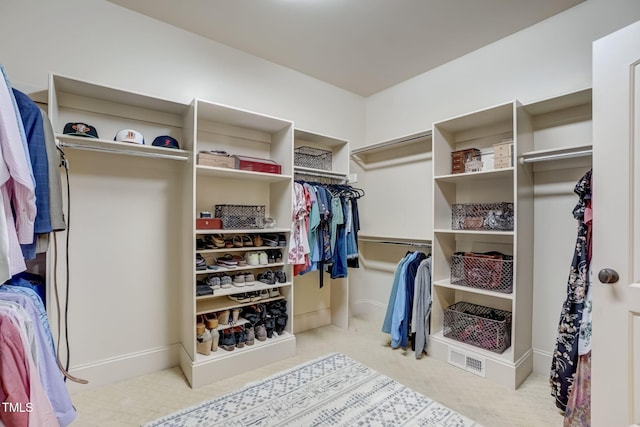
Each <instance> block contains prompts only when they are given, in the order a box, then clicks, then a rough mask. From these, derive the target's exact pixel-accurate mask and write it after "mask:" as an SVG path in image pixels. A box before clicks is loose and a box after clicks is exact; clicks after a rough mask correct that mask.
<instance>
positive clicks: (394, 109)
mask: <svg viewBox="0 0 640 427" xmlns="http://www.w3.org/2000/svg"><path fill="white" fill-rule="evenodd" d="M638 19H640V2H638V1H636V0H587V1H586V2H584V3H582V4H580V5H578V6H576V7H573V8H571V9H569V10H567V11H565V12H564V13H561V14H559V15H557V16H555V17H552V18H550V19H548V20H546V21H543V22H541V23H539V24H537V25H534V26H532V27H529V28H527V29H525V30H523V31H521V32H519V33H516V34H514V35H512V36H510V37H507V38H505V39H502V40H500V41H498V42H496V43H493V44H491V45H489V46H486V47H484V48H482V49H479V50H477V51H475V52H472V53H470V54H468V55H466V56H463V57H460V58H458V59H456V60H454V61H451V62H449V63H447V64H444V65H442V66H440V67H438V68H436V69H434V70H431V71H429V72H426V73H424V74H421V75H419V76H417V77H415V78H412V79H410V80H407V81H405V82H403V83H401V84H398V85H396V86H394V87H392V88H389V89H387V90H385V91H382V92H380V93H377V94H375V95H373V96H371V97H369V98H367V103H366V108H367V115H366V144H374V143H378V142H381V141H387V140H393V139H396V138H398V137H400V136H402V135H410V134H415V133H420V132H423V131H425V130H427V129H430V128H431V126H432V123H433V122H437V121H440V120H443V119H446V118H449V117H454V116H458V115H461V114H466V113H469V112H473V111H475V110H478V109H483V108H486V107H489V106H492V105H497V104H500V103H503V102H507V101H511V100H513V99H517V100H519V101H520V102H521V103H523V104H529V103H532V102H535V101H539V100H543V99H547V98H552V97H556V96H559V95H563V94H566V93H570V92H574V91H577V90H581V89H584V88H589V87H591V45H592V42H593V41H594V40H596V39H598V38H600V37H602V36H604V35H606V34H608V33H610V32H613V31H615V30H617V29H619V28H622V27H624V26H626V25H628V24H630V23H632V22H635V21H637V20H638ZM590 129H591V128H590V121H589V122H588V123H579V124H576V125H568V126H559V127H557V128H555V129H550V130H547V131H544V130H542V131H537V132H536V135H535V138H536V141H535V142H534V144H535V146H536V149H548V148H554V147H561V146H575V145H582V144H588V143H590V139H591V135H590ZM354 148H356V147H354ZM569 166H570V167H569ZM412 167H416V165H412ZM420 167H421V168H422V169H423V170H425V171H427V170H430V169H431V164H430V160H424V161H423V162H422V164H421V166H420ZM558 168H560V169H558ZM563 168H565V169H564V170H563ZM588 168H589V164H588V161H587V162H586V163H584V162H583V163H581V164H579V166H578V167H576V165H575V164H571V165H565V166H562V165H561V166H558V165H556V166H555V168H553V169H552V170H546V171H542V170H541V171H539V172H536V177H535V185H536V187H535V194H536V199H535V206H534V210H535V216H536V218H535V249H534V254H533V256H534V266H535V272H534V280H535V286H534V300H533V301H532V304H533V310H534V312H533V323H534V325H533V348H534V370H535V371H537V372H542V373H548V372H549V367H550V356H551V352H552V351H553V347H554V345H555V337H556V333H557V322H558V320H559V313H560V307H561V303H562V301H563V300H564V297H565V296H566V281H567V278H568V276H567V275H568V268H569V265H570V262H571V253H572V250H573V245H574V244H575V238H576V235H575V233H576V222H575V220H574V219H573V217H572V215H571V210H572V209H573V206H575V203H576V196H575V194H573V187H574V185H575V183H576V182H577V180H578V179H579V178H580V177H581V176H582V174H584V172H586V170H587V169H588ZM409 172H411V173H409ZM361 173H362V172H361ZM375 173H376V174H378V175H380V174H382V173H383V172H381V171H380V170H376V171H375ZM386 174H387V175H386V178H387V181H386V183H385V186H386V187H387V188H393V189H396V190H397V191H400V192H401V194H399V195H398V194H396V195H394V196H393V197H394V198H395V199H398V198H400V199H403V200H405V204H404V205H403V206H401V208H399V209H397V210H398V215H397V216H396V218H395V221H394V219H393V218H390V217H389V215H388V212H383V211H382V210H376V209H365V212H366V218H367V221H366V224H367V229H369V230H376V229H384V230H385V234H386V235H394V234H395V235H397V236H399V237H400V236H406V229H407V227H408V225H407V221H412V222H413V227H414V229H415V230H416V231H417V235H418V236H419V237H421V234H422V233H423V230H424V224H423V223H422V222H420V219H419V218H417V217H416V215H415V213H413V212H412V207H422V206H423V204H424V200H423V199H421V200H419V201H416V198H421V197H425V198H426V197H429V198H427V199H426V200H427V201H428V202H429V203H430V194H429V193H430V191H429V190H425V189H428V188H430V182H429V180H428V179H425V178H424V176H422V175H421V174H416V173H415V172H412V171H411V170H409V169H408V168H403V169H402V171H396V170H395V169H394V168H386ZM369 178H370V177H369V174H367V173H364V177H363V180H362V182H363V184H362V185H363V186H364V188H365V190H367V189H368V185H369V181H371V182H372V183H373V184H372V185H376V186H377V185H379V184H378V183H377V179H374V180H370V179H369ZM376 189H377V188H375V189H373V191H372V192H375V191H376ZM375 203H377V202H375V201H370V200H365V201H363V203H362V204H363V205H364V206H365V207H368V206H373V205H375ZM394 207H396V208H397V205H395V206H394ZM383 213H384V214H383ZM390 224H398V226H397V227H395V229H393V230H392V229H390V227H391V226H390ZM550 248H551V250H550ZM366 254H367V253H366V252H365V253H364V255H365V256H366ZM383 254H384V253H383ZM379 256H380V253H377V254H376V261H377V262H378V263H379V262H382V261H386V262H388V263H391V262H394V261H395V262H397V261H398V260H399V258H397V251H395V250H391V249H389V250H388V251H386V256H384V260H381V259H378V258H379ZM365 264H366V260H365ZM352 277H359V278H362V279H363V280H355V279H354V280H352V282H351V286H352V294H353V295H357V296H358V297H357V298H352V301H354V302H357V303H359V306H358V313H362V314H364V315H369V316H370V317H371V318H379V316H378V314H379V313H380V312H381V311H382V310H381V307H383V306H385V305H386V303H387V300H388V294H389V290H390V287H391V282H392V279H393V276H392V275H391V274H390V273H389V272H383V271H380V272H378V271H373V270H368V271H364V272H355V273H354V274H353V275H352ZM372 284H373V285H374V286H376V287H375V289H373V290H372V289H371V288H372ZM378 286H382V289H380V288H378ZM367 296H368V297H369V298H370V299H371V301H368V300H367ZM372 314H375V316H373V315H372Z"/></svg>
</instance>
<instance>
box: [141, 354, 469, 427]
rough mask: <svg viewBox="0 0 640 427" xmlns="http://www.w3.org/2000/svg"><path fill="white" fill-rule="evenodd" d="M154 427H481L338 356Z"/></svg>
mask: <svg viewBox="0 0 640 427" xmlns="http://www.w3.org/2000/svg"><path fill="white" fill-rule="evenodd" d="M157 426H172V427H192V426H199V427H205V426H206V427H212V426H225V427H232V426H291V427H301V426H331V427H333V426H394V427H396V426H426V427H438V426H443V427H444V426H446V427H454V426H455V427H471V426H473V427H480V426H479V425H478V424H477V423H475V422H473V421H472V420H470V419H468V418H466V417H464V416H462V415H460V414H458V413H456V412H454V411H452V410H451V409H449V408H447V407H445V406H442V405H440V404H439V403H437V402H434V401H433V400H431V399H429V398H427V397H425V396H423V395H421V394H420V393H416V392H415V391H413V390H411V389H409V388H407V387H405V386H403V385H402V384H400V383H398V382H396V381H394V380H392V379H391V378H389V377H386V376H384V375H382V374H380V373H379V372H376V371H374V370H373V369H371V368H368V367H366V366H364V365H363V364H361V363H359V362H356V361H355V360H353V359H350V358H349V357H347V356H345V355H344V354H341V353H332V354H328V355H326V356H323V357H321V358H319V359H316V360H312V361H310V362H307V363H304V364H302V365H299V366H296V367H294V368H292V369H289V370H287V371H284V372H280V373H278V374H275V375H273V376H271V377H268V378H265V379H264V380H261V381H259V382H255V383H251V384H248V385H246V386H244V387H243V388H241V389H240V390H238V391H236V392H233V393H230V394H226V395H224V396H221V397H218V398H216V399H213V400H210V401H207V402H203V403H201V404H199V405H197V406H194V407H191V408H188V409H184V410H182V411H180V412H177V413H175V414H172V415H168V416H166V417H164V418H161V419H159V420H156V421H153V422H151V423H148V424H146V425H145V427H157Z"/></svg>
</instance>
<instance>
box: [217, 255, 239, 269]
mask: <svg viewBox="0 0 640 427" xmlns="http://www.w3.org/2000/svg"><path fill="white" fill-rule="evenodd" d="M216 262H217V263H218V265H221V266H223V267H227V268H234V267H237V266H238V260H237V259H233V255H231V254H226V255H225V256H223V257H221V258H218V259H217V260H216Z"/></svg>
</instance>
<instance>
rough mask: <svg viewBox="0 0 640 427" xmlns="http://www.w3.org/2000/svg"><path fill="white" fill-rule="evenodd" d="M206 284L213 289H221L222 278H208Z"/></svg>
mask: <svg viewBox="0 0 640 427" xmlns="http://www.w3.org/2000/svg"><path fill="white" fill-rule="evenodd" d="M204 283H206V284H207V285H209V286H210V287H211V289H220V277H218V276H207V278H206V279H205V280H204Z"/></svg>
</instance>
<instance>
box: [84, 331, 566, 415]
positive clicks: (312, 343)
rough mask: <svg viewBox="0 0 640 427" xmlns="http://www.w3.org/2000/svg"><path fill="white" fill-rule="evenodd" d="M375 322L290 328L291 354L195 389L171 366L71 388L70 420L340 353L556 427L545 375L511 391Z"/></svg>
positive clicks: (160, 402)
mask: <svg viewBox="0 0 640 427" xmlns="http://www.w3.org/2000/svg"><path fill="white" fill-rule="evenodd" d="M380 326H381V325H378V324H374V323H372V322H366V321H363V320H361V319H357V318H352V319H351V321H350V326H349V329H348V330H343V329H340V328H337V327H335V326H325V327H322V328H318V329H314V330H310V331H305V332H303V333H299V334H296V337H297V353H296V355H295V356H294V357H291V358H288V359H284V360H281V361H279V362H276V363H273V364H270V365H266V366H255V367H249V366H248V367H247V371H246V372H245V373H243V374H240V375H237V376H235V377H232V378H227V379H223V380H220V381H216V382H214V383H212V384H209V385H207V386H204V387H201V388H198V389H192V388H190V387H189V385H188V384H187V381H186V380H185V378H184V376H183V375H182V372H181V371H180V368H178V367H175V368H171V369H167V370H163V371H160V372H156V373H153V374H149V375H144V376H140V377H137V378H132V379H129V380H127V381H124V382H121V383H118V384H112V385H108V386H103V387H98V388H95V389H91V390H88V391H86V392H82V393H76V394H74V395H72V400H73V403H74V405H75V407H76V409H77V410H78V417H77V420H76V421H75V422H74V424H73V425H74V427H75V426H87V427H97V426H109V427H124V426H140V425H142V424H145V423H147V422H150V421H153V420H156V419H158V418H161V417H163V416H166V415H168V414H171V413H173V412H176V411H179V410H181V409H184V408H187V407H189V406H193V405H196V404H198V403H201V402H202V401H205V400H210V399H213V398H216V397H219V396H222V395H224V394H226V393H229V392H231V391H234V390H237V389H239V388H240V387H242V386H243V385H245V384H247V383H249V382H254V381H259V380H260V379H262V378H264V377H266V376H269V375H273V374H275V373H277V372H280V371H283V370H286V369H290V368H292V367H294V366H296V365H299V364H301V363H304V362H307V361H309V360H312V359H315V358H318V357H320V356H322V355H324V354H326V353H327V352H340V353H344V354H346V355H347V356H349V357H350V358H352V359H354V360H357V361H359V362H360V363H362V364H364V365H366V366H369V367H370V368H372V369H375V370H376V371H378V372H380V373H382V374H384V375H387V376H389V377H391V378H393V379H394V380H396V381H398V382H400V383H402V384H404V385H405V386H407V387H409V388H411V389H413V390H415V391H417V392H419V393H422V394H423V395H425V396H427V397H429V398H431V399H433V400H435V401H437V402H439V403H441V404H443V405H445V406H447V407H449V408H451V409H453V410H455V411H457V412H459V413H460V414H462V415H464V416H466V417H468V418H471V419H473V420H474V421H476V422H477V423H479V424H482V425H484V426H486V427H560V426H562V416H561V415H560V414H559V412H558V411H557V409H556V408H555V405H554V402H553V399H552V398H551V396H550V394H549V385H548V379H547V376H546V375H537V374H532V375H530V376H529V378H527V380H526V381H525V382H524V383H523V384H522V385H521V386H520V387H519V388H518V389H517V390H511V389H508V388H506V387H503V386H500V385H496V384H494V383H492V382H490V381H487V380H485V379H484V378H481V377H479V376H476V375H474V374H471V373H469V372H465V371H463V370H461V369H459V368H456V367H454V366H451V365H449V364H447V363H444V362H442V361H439V360H435V359H433V358H431V357H423V358H422V359H420V360H416V358H415V356H414V353H413V352H411V351H404V350H402V349H397V350H393V349H391V347H390V346H389V336H388V335H386V334H383V333H382V332H380Z"/></svg>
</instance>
